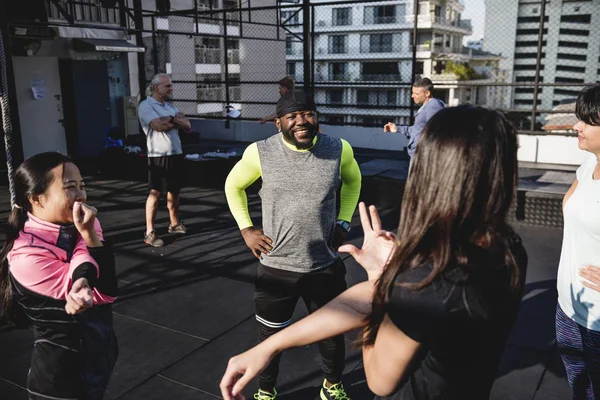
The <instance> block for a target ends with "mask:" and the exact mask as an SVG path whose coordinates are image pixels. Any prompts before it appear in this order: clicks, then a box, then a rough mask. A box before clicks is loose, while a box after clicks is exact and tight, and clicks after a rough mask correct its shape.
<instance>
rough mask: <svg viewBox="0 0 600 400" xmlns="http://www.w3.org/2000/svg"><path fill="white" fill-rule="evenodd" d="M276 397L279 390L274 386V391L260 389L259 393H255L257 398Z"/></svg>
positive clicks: (260, 399)
mask: <svg viewBox="0 0 600 400" xmlns="http://www.w3.org/2000/svg"><path fill="white" fill-rule="evenodd" d="M275 397H277V390H275V388H273V393H269V392H267V391H266V390H262V389H258V393H256V394H254V399H255V400H275Z"/></svg>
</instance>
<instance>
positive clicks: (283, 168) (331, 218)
mask: <svg viewBox="0 0 600 400" xmlns="http://www.w3.org/2000/svg"><path fill="white" fill-rule="evenodd" d="M275 124H276V125H277V128H279V134H277V135H274V136H272V137H270V138H268V139H266V140H262V141H259V142H256V143H253V144H251V145H250V146H248V148H247V149H246V151H245V152H244V155H243V157H242V159H241V160H240V161H239V162H238V163H237V164H236V165H235V167H234V168H233V169H232V170H231V173H230V174H229V176H228V177H227V182H226V183H225V193H226V195H227V202H228V204H229V208H230V209H231V212H232V214H233V216H234V218H235V220H236V222H237V223H238V226H239V228H240V230H241V233H242V236H243V238H244V240H245V242H246V245H247V246H248V247H249V248H250V250H252V253H253V254H254V255H255V256H256V257H257V258H259V259H260V264H259V266H258V270H257V272H256V279H255V285H256V287H255V294H254V305H255V310H256V319H257V321H258V323H259V324H258V325H259V329H258V337H259V340H260V341H263V340H265V339H267V338H268V337H269V336H271V335H273V334H275V333H277V332H278V331H279V330H281V329H283V328H285V327H286V326H288V325H289V324H290V323H291V319H292V314H293V313H294V309H295V307H296V303H297V302H298V300H299V298H300V297H302V299H303V300H304V302H305V304H306V307H307V308H308V311H309V312H313V311H315V310H316V309H318V308H319V307H321V306H323V305H325V304H326V303H328V302H329V301H330V300H332V299H333V298H334V297H336V296H337V295H338V294H340V293H342V292H343V291H344V290H345V289H346V280H345V273H346V268H345V266H344V263H343V262H342V260H341V259H340V258H339V257H338V254H337V248H338V247H339V246H340V245H341V244H342V242H343V241H344V239H345V238H346V235H347V233H348V231H349V228H350V220H351V219H352V214H353V213H354V209H355V208H356V204H357V202H358V197H359V194H360V186H361V175H360V170H359V168H358V164H357V162H356V160H355V159H354V153H353V151H352V147H351V146H350V144H348V142H346V141H345V140H343V139H337V138H332V137H329V136H326V135H323V134H321V133H319V123H318V120H317V111H316V106H315V103H314V100H313V98H312V97H310V96H308V95H306V94H304V93H302V92H289V93H286V94H284V95H283V96H282V97H281V99H279V101H278V102H277V118H276V119H275ZM259 177H262V189H261V192H260V197H261V201H262V217H263V219H262V221H263V229H260V228H258V227H255V226H254V224H253V223H252V220H251V219H250V214H249V212H248V201H247V197H246V192H245V189H246V188H247V187H248V186H250V185H251V184H252V183H253V182H254V181H256V180H257V179H258V178H259ZM340 185H341V192H340V210H339V212H336V194H337V190H338V188H339V187H340ZM319 351H320V353H321V357H322V360H323V364H322V366H323V371H324V373H325V381H324V382H323V387H322V388H321V393H320V398H321V399H322V400H331V399H336V400H341V399H344V400H349V398H348V396H347V395H346V393H345V391H344V388H343V386H342V384H341V378H342V372H343V369H344V358H345V347H344V338H343V336H338V337H335V338H331V339H328V340H325V341H323V342H321V343H320V344H319ZM279 360H280V357H276V358H274V359H273V360H272V361H271V363H270V364H269V366H268V367H267V369H266V370H265V371H263V373H262V374H261V375H260V376H259V388H260V389H259V391H258V393H256V394H255V396H254V398H255V399H258V400H273V399H275V398H276V396H277V391H276V390H275V383H276V380H277V375H278V372H279Z"/></svg>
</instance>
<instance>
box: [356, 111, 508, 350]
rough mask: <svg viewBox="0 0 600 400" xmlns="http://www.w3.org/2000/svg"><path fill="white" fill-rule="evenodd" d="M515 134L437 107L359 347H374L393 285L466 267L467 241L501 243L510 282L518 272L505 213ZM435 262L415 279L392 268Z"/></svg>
mask: <svg viewBox="0 0 600 400" xmlns="http://www.w3.org/2000/svg"><path fill="white" fill-rule="evenodd" d="M517 148H518V140H517V132H516V130H515V128H514V127H513V125H512V124H511V123H510V122H509V121H508V120H507V119H506V118H505V117H504V116H503V115H502V114H501V113H500V112H497V111H493V110H487V109H484V108H480V107H469V106H460V107H453V108H446V109H443V110H441V111H439V112H438V113H436V114H435V115H434V116H433V117H432V118H431V119H430V120H429V122H428V123H427V125H426V126H425V128H424V130H423V133H422V135H421V138H420V139H419V144H418V145H417V149H416V153H415V156H414V158H413V160H412V165H411V171H410V174H409V176H408V180H407V182H406V188H405V191H404V196H403V199H402V206H401V211H400V226H399V229H398V237H399V238H400V242H399V244H398V246H397V248H396V250H395V251H394V253H393V254H392V256H391V257H390V260H389V261H388V263H387V265H386V268H385V270H384V272H383V274H382V276H381V278H380V279H379V281H378V282H377V287H376V292H375V295H374V297H373V311H372V314H371V316H370V317H369V325H368V327H367V332H366V333H367V335H366V338H365V340H364V342H363V343H364V344H365V345H372V344H373V343H374V341H375V337H376V335H377V330H378V329H379V324H380V323H381V321H382V319H383V317H384V315H385V311H384V308H385V305H386V304H387V303H388V301H389V296H390V294H391V291H392V289H393V286H394V284H397V285H401V286H404V287H407V288H408V289H414V290H419V289H422V288H424V287H425V286H428V285H429V284H431V283H432V281H433V280H434V279H435V278H436V277H437V276H438V275H440V274H441V273H442V272H443V271H444V270H445V269H446V267H448V266H449V265H468V263H469V253H471V252H470V251H468V250H469V249H470V248H472V246H473V245H477V246H483V247H490V248H495V249H500V250H501V251H502V252H503V253H504V255H505V259H506V264H507V265H508V267H509V269H510V271H509V273H510V277H511V285H512V287H514V288H516V287H518V284H519V271H518V267H517V265H516V263H515V260H514V258H513V256H512V253H511V251H510V248H509V244H508V241H509V239H510V238H511V236H512V229H511V228H510V226H509V225H508V224H507V223H506V215H507V213H508V210H509V207H510V204H511V202H512V199H513V196H514V192H515V187H516V182H517V173H518V167H517ZM427 263H431V264H433V270H432V272H431V273H430V274H429V275H428V276H427V277H426V278H425V279H423V280H422V281H421V282H418V283H396V280H397V276H398V274H400V273H402V272H404V271H406V270H408V269H411V268H418V267H420V266H423V265H425V264H427Z"/></svg>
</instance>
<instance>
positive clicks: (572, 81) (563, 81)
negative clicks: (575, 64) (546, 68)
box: [554, 76, 585, 83]
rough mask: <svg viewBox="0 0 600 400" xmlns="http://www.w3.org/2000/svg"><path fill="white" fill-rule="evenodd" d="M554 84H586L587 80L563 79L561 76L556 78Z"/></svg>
mask: <svg viewBox="0 0 600 400" xmlns="http://www.w3.org/2000/svg"><path fill="white" fill-rule="evenodd" d="M554 82H556V83H584V82H585V80H583V79H577V78H562V77H560V76H557V77H556V78H554Z"/></svg>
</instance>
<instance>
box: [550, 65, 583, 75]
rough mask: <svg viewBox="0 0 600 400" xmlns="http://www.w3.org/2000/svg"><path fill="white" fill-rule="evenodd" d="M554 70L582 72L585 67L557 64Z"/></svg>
mask: <svg viewBox="0 0 600 400" xmlns="http://www.w3.org/2000/svg"><path fill="white" fill-rule="evenodd" d="M556 70H557V71H565V72H579V73H582V74H583V73H585V67H572V66H570V65H557V66H556Z"/></svg>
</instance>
